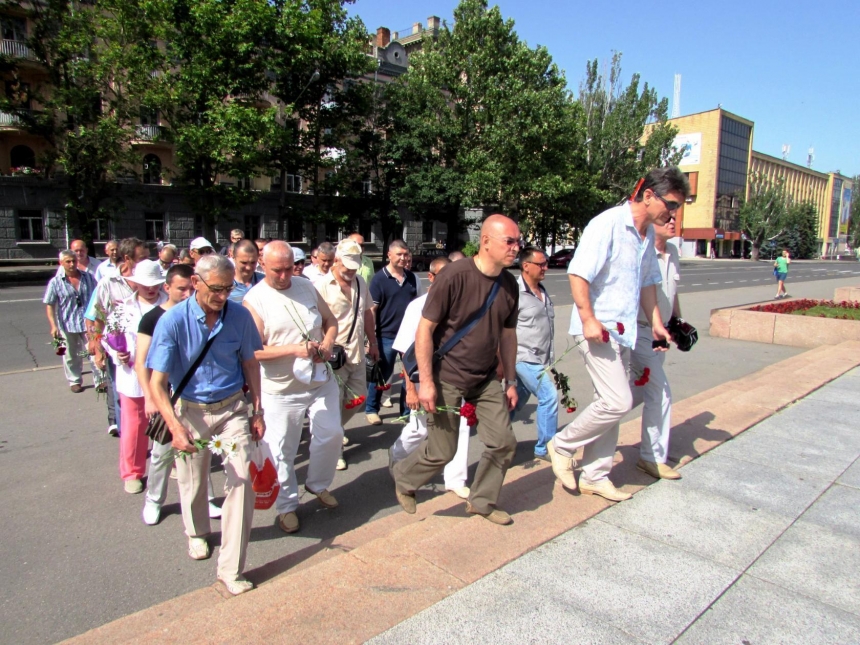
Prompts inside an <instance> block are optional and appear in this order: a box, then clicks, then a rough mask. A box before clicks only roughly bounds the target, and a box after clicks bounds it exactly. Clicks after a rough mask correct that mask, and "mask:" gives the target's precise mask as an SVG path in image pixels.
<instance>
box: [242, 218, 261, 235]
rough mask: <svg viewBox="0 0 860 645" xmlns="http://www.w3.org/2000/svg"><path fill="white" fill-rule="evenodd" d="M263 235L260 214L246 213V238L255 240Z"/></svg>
mask: <svg viewBox="0 0 860 645" xmlns="http://www.w3.org/2000/svg"><path fill="white" fill-rule="evenodd" d="M262 236H263V234H262V231H260V217H259V216H258V215H245V239H246V240H252V241H253V240H256V239H257V238H259V237H262Z"/></svg>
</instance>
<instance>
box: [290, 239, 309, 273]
mask: <svg viewBox="0 0 860 645" xmlns="http://www.w3.org/2000/svg"><path fill="white" fill-rule="evenodd" d="M291 248H292V249H293V277H294V278H304V277H305V276H304V275H302V272H303V271H304V270H305V262H306V260H307V257H306V256H305V252H304V251H302V250H301V249H300V248H299V247H297V246H293V247H291Z"/></svg>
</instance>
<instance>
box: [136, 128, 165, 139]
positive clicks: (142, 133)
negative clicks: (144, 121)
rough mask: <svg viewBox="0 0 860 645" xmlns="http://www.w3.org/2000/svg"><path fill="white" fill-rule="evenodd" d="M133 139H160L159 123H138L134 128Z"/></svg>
mask: <svg viewBox="0 0 860 645" xmlns="http://www.w3.org/2000/svg"><path fill="white" fill-rule="evenodd" d="M135 139H137V140H138V141H148V142H153V141H161V126H160V125H139V126H137V127H136V128H135Z"/></svg>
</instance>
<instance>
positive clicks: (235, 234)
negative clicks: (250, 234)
mask: <svg viewBox="0 0 860 645" xmlns="http://www.w3.org/2000/svg"><path fill="white" fill-rule="evenodd" d="M243 239H245V233H244V232H243V231H242V229H241V228H234V229H233V230H232V231H230V243H229V244H225V245H224V246H222V247H221V251H220V253H221V255H226V256H227V257H228V258H232V257H233V251H234V248H235V245H236V243H237V242H241V241H242V240H243Z"/></svg>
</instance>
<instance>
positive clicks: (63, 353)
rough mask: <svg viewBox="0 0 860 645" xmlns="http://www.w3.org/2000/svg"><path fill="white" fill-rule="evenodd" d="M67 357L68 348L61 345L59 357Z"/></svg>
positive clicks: (58, 352)
mask: <svg viewBox="0 0 860 645" xmlns="http://www.w3.org/2000/svg"><path fill="white" fill-rule="evenodd" d="M65 355H66V346H65V345H60V346H59V347H57V356H65Z"/></svg>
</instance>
